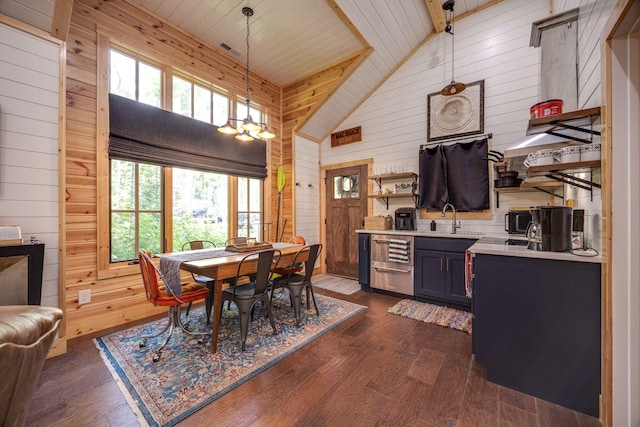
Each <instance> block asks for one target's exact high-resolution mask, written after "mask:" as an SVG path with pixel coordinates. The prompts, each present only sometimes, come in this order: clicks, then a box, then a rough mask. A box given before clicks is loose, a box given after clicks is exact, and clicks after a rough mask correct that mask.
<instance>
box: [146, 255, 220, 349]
mask: <svg viewBox="0 0 640 427" xmlns="http://www.w3.org/2000/svg"><path fill="white" fill-rule="evenodd" d="M138 259H139V261H140V272H141V273H142V281H143V282H144V292H145V294H146V297H147V301H149V302H150V303H151V304H153V305H154V306H156V307H157V306H160V307H169V313H168V316H169V319H168V322H167V324H166V326H165V327H164V328H163V329H162V330H161V331H160V332H158V333H156V334H153V335H145V336H142V337H141V341H140V344H139V346H140V348H144V347H146V345H147V340H148V339H149V338H155V337H158V336H160V335H162V334H163V333H165V332H166V331H167V330H169V333H168V334H167V337H166V338H165V340H164V342H163V343H162V345H161V346H160V347H158V348H157V349H156V350H155V354H154V355H153V361H154V362H157V361H159V360H160V358H161V357H162V350H163V349H164V347H165V346H166V345H167V343H168V342H169V339H170V338H171V335H172V334H173V330H174V328H176V327H179V328H180V329H181V330H182V331H184V332H185V333H187V334H189V335H194V336H203V335H206V334H207V332H192V331H189V330H188V329H187V328H186V327H185V326H184V324H183V323H182V320H181V319H180V306H181V305H182V304H188V303H191V302H193V301H198V300H202V299H206V298H207V295H209V290H208V289H207V288H206V287H205V286H202V285H201V284H199V283H196V282H189V283H183V284H182V285H181V286H182V293H181V294H180V295H175V293H174V292H173V291H172V290H171V287H170V286H169V285H167V283H166V281H165V280H164V277H163V276H162V273H160V270H159V269H158V267H156V265H155V264H154V263H153V261H152V260H151V252H148V251H140V252H139V253H138ZM158 278H160V279H162V281H163V282H164V283H165V285H164V286H160V281H159V280H158ZM198 343H199V344H201V343H202V339H198Z"/></svg>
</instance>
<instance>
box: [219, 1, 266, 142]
mask: <svg viewBox="0 0 640 427" xmlns="http://www.w3.org/2000/svg"><path fill="white" fill-rule="evenodd" d="M242 14H243V15H244V16H246V17H247V68H246V75H245V81H246V83H247V97H246V98H245V102H246V104H247V116H246V117H245V118H244V119H242V120H240V119H235V118H233V117H229V119H228V120H227V123H226V124H225V125H224V126H222V127H219V128H218V132H220V133H225V134H227V135H235V136H236V139H238V140H240V141H253V136H252V135H251V132H256V131H259V132H258V133H257V135H258V137H259V138H262V139H271V138H274V137H275V136H276V135H275V134H274V133H273V132H271V131H270V130H269V127H268V126H267V124H266V123H258V122H255V121H253V119H252V118H251V114H250V113H251V110H250V108H251V100H250V99H249V18H250V17H252V16H253V9H251V8H250V7H243V8H242ZM231 122H242V124H241V125H240V127H241V128H242V132H240V133H238V129H236V128H235V127H234V126H233V125H232V124H231Z"/></svg>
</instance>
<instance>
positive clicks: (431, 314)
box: [387, 299, 472, 334]
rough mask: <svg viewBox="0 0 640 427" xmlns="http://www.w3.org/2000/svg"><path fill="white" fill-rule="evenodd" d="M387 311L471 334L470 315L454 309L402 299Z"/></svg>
mask: <svg viewBox="0 0 640 427" xmlns="http://www.w3.org/2000/svg"><path fill="white" fill-rule="evenodd" d="M387 311H388V312H389V313H391V314H397V315H398V316H402V317H408V318H409V319H415V320H420V321H421V322H426V323H433V324H434V325H438V326H444V327H447V328H452V329H457V330H459V331H464V332H467V333H469V334H470V333H471V317H472V314H471V313H468V312H466V311H462V310H457V309H455V308H449V307H443V306H441V305H436V304H428V303H425V302H418V301H415V300H410V299H403V300H401V301H400V302H398V303H397V304H396V305H394V306H393V307H390V308H389V309H388V310H387Z"/></svg>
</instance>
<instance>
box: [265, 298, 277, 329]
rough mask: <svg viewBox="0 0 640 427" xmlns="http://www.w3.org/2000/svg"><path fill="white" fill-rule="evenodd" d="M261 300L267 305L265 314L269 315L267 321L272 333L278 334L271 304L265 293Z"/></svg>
mask: <svg viewBox="0 0 640 427" xmlns="http://www.w3.org/2000/svg"><path fill="white" fill-rule="evenodd" d="M262 301H263V302H264V304H265V305H266V306H267V315H268V316H269V321H270V322H271V327H272V328H273V335H278V328H276V322H275V321H274V320H273V312H272V311H271V304H270V301H269V298H268V297H267V295H266V294H265V295H264V296H263V297H262Z"/></svg>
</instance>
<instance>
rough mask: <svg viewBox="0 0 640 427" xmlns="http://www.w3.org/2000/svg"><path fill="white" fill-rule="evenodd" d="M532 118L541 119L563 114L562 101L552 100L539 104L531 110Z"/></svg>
mask: <svg viewBox="0 0 640 427" xmlns="http://www.w3.org/2000/svg"><path fill="white" fill-rule="evenodd" d="M529 113H530V118H532V119H539V118H541V117H547V116H553V115H554V114H561V113H562V100H561V99H550V100H548V101H544V102H538V103H537V104H536V105H534V106H533V107H531V109H530V110H529Z"/></svg>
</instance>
